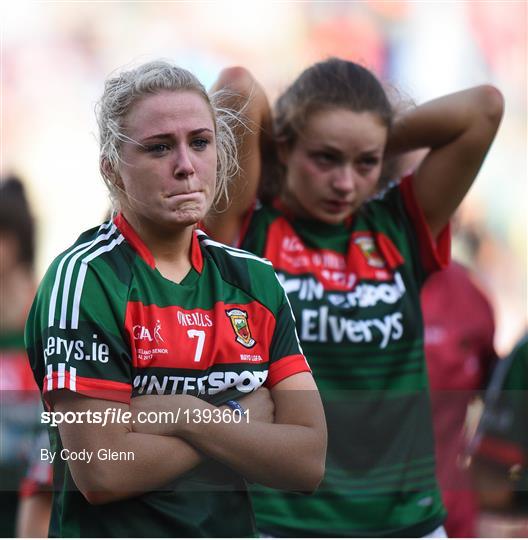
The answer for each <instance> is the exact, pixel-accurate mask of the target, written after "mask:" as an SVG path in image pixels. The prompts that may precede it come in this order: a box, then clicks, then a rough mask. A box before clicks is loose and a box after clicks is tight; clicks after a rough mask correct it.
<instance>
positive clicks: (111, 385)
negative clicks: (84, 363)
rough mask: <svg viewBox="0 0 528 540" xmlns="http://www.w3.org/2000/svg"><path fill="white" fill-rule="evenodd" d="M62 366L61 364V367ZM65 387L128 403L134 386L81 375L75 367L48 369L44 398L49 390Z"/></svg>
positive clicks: (44, 385)
mask: <svg viewBox="0 0 528 540" xmlns="http://www.w3.org/2000/svg"><path fill="white" fill-rule="evenodd" d="M60 366H61V365H60V364H59V368H60ZM49 367H51V366H49ZM63 388H64V389H66V390H71V391H72V392H76V393H78V394H82V395H84V396H87V397H91V398H95V399H105V400H108V401H118V402H120V403H127V404H129V403H130V396H131V394H132V386H131V385H130V384H127V383H121V382H116V381H108V380H105V379H91V378H89V377H79V376H78V375H77V372H76V369H75V368H70V369H67V370H66V369H65V370H59V371H51V370H48V374H47V375H46V376H45V377H44V383H43V386H42V395H43V397H44V399H46V395H47V394H48V393H49V392H52V391H54V390H61V389H63Z"/></svg>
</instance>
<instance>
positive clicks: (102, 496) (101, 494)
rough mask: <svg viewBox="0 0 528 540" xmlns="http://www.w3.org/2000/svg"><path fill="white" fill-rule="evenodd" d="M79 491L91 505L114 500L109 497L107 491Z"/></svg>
mask: <svg viewBox="0 0 528 540" xmlns="http://www.w3.org/2000/svg"><path fill="white" fill-rule="evenodd" d="M81 493H82V495H83V497H84V498H85V499H86V501H87V502H88V504H91V505H92V506H97V505H100V504H106V503H109V502H112V501H113V500H115V499H113V498H112V497H109V493H108V492H106V491H96V490H81Z"/></svg>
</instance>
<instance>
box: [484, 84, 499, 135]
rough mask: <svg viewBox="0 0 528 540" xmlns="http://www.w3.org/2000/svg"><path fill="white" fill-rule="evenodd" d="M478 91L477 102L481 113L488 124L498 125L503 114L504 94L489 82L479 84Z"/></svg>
mask: <svg viewBox="0 0 528 540" xmlns="http://www.w3.org/2000/svg"><path fill="white" fill-rule="evenodd" d="M478 91H479V99H478V103H479V104H480V105H479V108H480V110H481V112H482V114H483V115H484V116H485V118H486V119H487V120H488V122H489V123H490V124H492V125H494V126H496V127H498V125H499V123H500V121H501V119H502V115H503V114H504V96H503V95H502V92H501V91H500V90H499V89H498V88H496V87H495V86H492V85H489V84H487V85H483V86H479V87H478Z"/></svg>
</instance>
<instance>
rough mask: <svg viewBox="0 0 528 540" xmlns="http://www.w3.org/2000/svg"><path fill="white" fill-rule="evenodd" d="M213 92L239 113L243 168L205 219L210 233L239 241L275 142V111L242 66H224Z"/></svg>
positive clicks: (228, 241) (226, 240)
mask: <svg viewBox="0 0 528 540" xmlns="http://www.w3.org/2000/svg"><path fill="white" fill-rule="evenodd" d="M211 91H212V92H217V91H221V92H224V93H223V95H222V97H221V99H220V105H221V106H222V107H226V108H228V109H230V110H233V111H235V112H237V113H238V114H239V116H240V122H238V123H237V124H236V126H235V129H234V131H235V137H236V140H237V153H238V161H239V166H240V168H239V171H238V173H237V174H236V176H235V177H234V178H233V179H232V181H231V184H230V186H229V190H228V192H229V200H228V201H221V202H220V204H219V205H218V211H215V210H211V211H210V212H209V215H208V216H207V218H206V220H205V225H206V227H207V231H208V233H209V234H210V235H211V236H212V237H213V238H215V239H216V240H218V241H220V242H223V243H225V244H233V243H235V242H236V241H237V238H238V236H239V233H240V230H241V228H242V224H243V221H244V218H245V216H246V214H247V212H248V211H249V209H250V208H251V206H252V205H253V203H254V201H255V198H256V196H257V190H258V185H259V179H260V176H261V167H262V156H261V153H262V152H264V153H266V152H267V148H268V147H269V146H270V145H271V144H272V143H271V112H270V108H269V104H268V100H267V97H266V95H265V93H264V90H263V89H262V87H261V86H260V85H259V84H258V83H257V81H256V80H255V79H254V78H253V76H252V75H251V73H250V72H249V71H247V70H246V69H244V68H242V67H231V68H227V69H224V70H223V71H222V72H221V73H220V76H219V78H218V80H217V81H216V83H215V84H214V85H213V87H212V89H211Z"/></svg>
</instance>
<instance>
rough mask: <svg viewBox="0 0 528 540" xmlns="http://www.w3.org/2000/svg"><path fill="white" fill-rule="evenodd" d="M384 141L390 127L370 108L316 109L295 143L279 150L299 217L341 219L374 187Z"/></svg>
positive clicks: (287, 198)
mask: <svg viewBox="0 0 528 540" xmlns="http://www.w3.org/2000/svg"><path fill="white" fill-rule="evenodd" d="M386 142H387V127H386V126H385V125H384V124H383V123H382V121H381V119H380V118H379V117H378V116H377V115H376V114H374V113H372V112H361V113H357V112H352V111H350V110H348V109H344V108H336V109H326V110H320V111H317V112H314V113H313V114H311V116H310V117H309V118H308V120H307V123H306V126H305V128H304V130H303V132H302V133H301V135H300V136H299V137H298V139H297V141H296V142H295V144H294V146H293V148H291V149H289V150H287V149H285V148H281V149H280V154H281V160H282V161H283V163H284V164H285V165H286V168H287V176H286V189H285V192H284V194H283V198H284V200H285V202H286V203H287V204H288V205H289V206H290V208H291V209H292V210H293V211H294V212H295V213H296V214H297V215H299V216H301V217H310V218H315V219H318V220H320V221H323V222H325V223H330V224H336V223H340V222H342V221H343V220H344V219H346V218H347V217H349V216H350V215H351V214H353V213H354V212H355V211H356V210H357V209H358V208H359V207H360V206H361V204H362V203H363V202H364V201H365V200H366V199H367V198H368V197H369V196H371V195H372V194H373V193H374V191H375V190H376V186H377V183H378V180H379V177H380V174H381V165H382V159H383V152H384V149H385V144H386Z"/></svg>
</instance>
